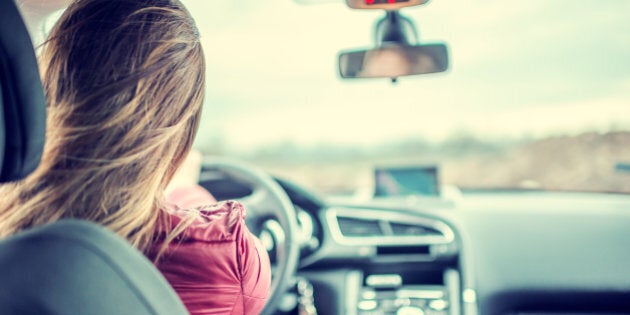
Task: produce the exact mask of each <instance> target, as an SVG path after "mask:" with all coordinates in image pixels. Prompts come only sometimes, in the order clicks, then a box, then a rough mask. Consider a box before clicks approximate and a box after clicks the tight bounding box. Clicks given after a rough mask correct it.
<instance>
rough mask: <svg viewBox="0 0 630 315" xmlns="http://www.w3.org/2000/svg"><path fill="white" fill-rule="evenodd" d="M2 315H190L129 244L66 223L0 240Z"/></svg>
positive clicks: (90, 227)
mask: <svg viewBox="0 0 630 315" xmlns="http://www.w3.org/2000/svg"><path fill="white" fill-rule="evenodd" d="M0 314H3V315H26V314H39V315H74V314H94V315H110V314H117V315H125V314H128V315H162V314H163V315H181V314H188V313H187V311H186V308H185V307H184V305H183V304H182V302H181V301H180V300H179V298H178V297H177V295H176V293H175V292H174V291H173V289H172V288H171V287H170V286H169V285H168V283H167V282H166V280H165V279H164V277H162V275H161V274H160V273H159V271H158V270H157V269H156V268H155V267H154V266H153V265H152V264H151V262H149V261H148V260H147V259H146V258H145V257H144V256H143V255H142V254H141V253H140V252H138V251H137V250H135V249H134V248H132V247H131V246H130V245H129V244H128V243H127V241H125V240H124V239H122V238H120V237H118V236H116V235H114V234H113V233H111V232H109V231H107V230H105V229H104V228H103V227H101V226H98V225H96V224H94V223H90V222H86V221H78V220H65V221H58V222H56V223H54V224H51V225H47V226H44V227H40V228H36V229H33V230H29V231H27V232H24V233H20V234H18V235H16V236H14V237H11V238H9V239H7V240H4V241H2V242H0Z"/></svg>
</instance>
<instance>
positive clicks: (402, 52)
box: [338, 43, 449, 79]
mask: <svg viewBox="0 0 630 315" xmlns="http://www.w3.org/2000/svg"><path fill="white" fill-rule="evenodd" d="M338 65H339V75H340V76H341V77H342V78H344V79H354V78H398V77H403V76H409V75H419V74H429V73H438V72H444V71H446V70H447V69H448V65H449V60H448V49H447V47H446V45H445V44H441V43H435V44H428V45H398V44H388V45H383V46H381V47H377V48H373V49H367V50H354V51H342V52H340V53H339V59H338Z"/></svg>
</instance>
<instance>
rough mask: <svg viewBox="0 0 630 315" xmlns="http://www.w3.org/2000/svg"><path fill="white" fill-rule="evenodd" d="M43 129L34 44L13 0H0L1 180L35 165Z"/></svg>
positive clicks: (19, 176)
mask: <svg viewBox="0 0 630 315" xmlns="http://www.w3.org/2000/svg"><path fill="white" fill-rule="evenodd" d="M45 130H46V99H45V97H44V91H43V88H42V83H41V81H40V77H39V71H38V68H37V61H36V59H35V52H34V50H33V44H32V42H31V39H30V37H29V35H28V31H27V30H26V26H25V25H24V21H22V17H21V16H20V12H19V11H18V9H17V7H16V5H15V3H14V2H13V0H8V1H7V0H0V182H8V181H14V180H18V179H22V178H24V177H26V176H27V175H28V174H29V173H31V172H32V171H33V170H34V169H35V168H36V167H37V165H38V164H39V161H40V160H41V156H42V151H43V148H44V138H45Z"/></svg>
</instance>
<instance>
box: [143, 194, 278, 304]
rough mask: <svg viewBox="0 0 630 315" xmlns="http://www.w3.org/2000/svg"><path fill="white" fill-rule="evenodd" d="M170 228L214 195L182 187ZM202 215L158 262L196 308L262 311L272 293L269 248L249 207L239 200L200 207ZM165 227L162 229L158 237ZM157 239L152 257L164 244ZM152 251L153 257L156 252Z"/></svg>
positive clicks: (172, 198) (174, 197) (172, 197)
mask: <svg viewBox="0 0 630 315" xmlns="http://www.w3.org/2000/svg"><path fill="white" fill-rule="evenodd" d="M169 200H170V201H171V202H173V203H174V204H176V205H178V206H179V207H178V208H176V210H174V211H173V212H172V213H170V216H171V228H174V227H176V226H177V224H179V222H181V218H182V217H183V215H184V214H185V213H186V212H187V211H188V210H184V209H190V208H191V207H196V206H198V205H199V204H201V203H203V202H204V201H205V203H206V204H208V202H212V201H214V198H213V197H212V196H211V195H210V194H209V193H208V192H207V191H205V190H204V189H203V188H202V187H198V186H196V187H190V188H187V189H179V190H177V191H174V192H173V193H171V194H170V196H169ZM196 209H198V210H199V211H200V212H201V216H200V217H199V218H198V219H197V220H196V221H195V222H193V223H192V224H191V225H190V226H189V227H188V228H187V229H186V230H185V232H184V233H183V234H181V235H180V236H181V237H179V238H178V239H176V240H175V241H173V242H172V243H171V244H170V245H169V246H168V247H167V250H166V251H165V252H164V254H163V255H162V256H161V258H160V261H159V262H158V264H157V267H158V269H159V270H160V271H161V272H162V274H163V275H164V276H165V277H166V279H167V280H168V281H169V283H170V284H171V286H173V288H174V289H175V291H176V292H177V294H178V295H179V297H180V298H181V299H182V301H183V302H184V305H186V307H187V308H188V311H189V312H190V313H191V314H193V315H196V314H258V313H260V311H261V310H262V308H263V307H264V305H265V302H266V300H267V297H268V296H269V287H270V284H271V267H270V264H269V257H268V255H267V251H266V250H265V249H264V248H263V246H262V244H261V243H260V241H259V240H258V239H257V238H256V237H255V236H254V235H253V234H251V233H250V232H249V230H248V229H247V227H246V226H245V222H244V219H245V209H243V206H242V205H241V204H239V203H237V202H234V201H228V202H222V203H218V204H214V205H211V206H201V207H196ZM164 236H165V233H163V232H160V235H159V237H158V239H163V238H164ZM160 245H161V244H160V243H156V245H154V248H153V251H152V252H153V254H152V255H149V258H150V259H153V258H154V257H155V253H156V252H157V250H159V248H160ZM151 256H153V257H151Z"/></svg>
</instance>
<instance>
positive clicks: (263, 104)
mask: <svg viewBox="0 0 630 315" xmlns="http://www.w3.org/2000/svg"><path fill="white" fill-rule="evenodd" d="M183 1H184V2H185V4H186V5H187V7H188V8H189V10H190V11H191V13H192V14H193V16H195V19H196V21H197V24H198V26H199V28H200V32H201V35H202V41H203V44H204V49H205V53H206V63H207V88H206V99H205V105H204V112H203V119H202V123H201V126H200V130H199V133H198V135H197V140H196V144H195V146H196V147H197V148H198V149H199V150H200V151H202V152H203V153H204V154H206V155H215V156H216V155H220V156H228V157H230V158H238V159H243V160H248V161H250V162H252V163H254V164H256V165H259V166H261V167H263V168H264V169H267V170H268V171H271V172H272V173H273V174H275V175H278V176H281V177H287V178H289V179H292V180H294V181H297V182H299V183H301V184H304V185H306V186H307V187H311V188H314V189H317V190H319V191H321V192H324V193H329V194H360V193H361V192H365V191H368V192H369V193H374V190H375V189H376V190H378V187H376V188H375V186H377V185H375V182H376V181H377V177H378V176H377V174H383V171H386V172H389V173H388V174H390V175H391V174H393V173H392V172H391V171H390V170H391V169H393V170H395V172H400V169H411V170H413V171H414V172H416V173H418V172H419V173H418V174H420V173H422V174H425V173H426V172H425V170H429V171H428V173H426V174H430V175H431V176H430V177H428V178H429V179H426V178H425V179H422V178H419V177H417V176H416V177H415V179H418V180H416V181H415V184H418V183H419V182H422V181H427V182H435V183H438V184H436V185H447V186H456V187H459V188H462V189H475V190H478V189H481V190H488V189H490V190H496V189H501V190H503V189H508V190H512V189H544V190H570V191H602V192H624V193H628V192H630V58H628V56H630V37H628V35H627V32H626V30H628V29H630V19H628V18H627V12H630V2H628V1H618V0H605V1H597V2H588V3H583V2H579V1H570V0H561V1H551V2H550V1H545V0H535V1H515V0H509V1H505V0H491V1H481V2H480V1H474V2H473V1H465V0H449V1H444V0H433V1H431V2H429V3H428V4H426V5H424V6H421V7H411V8H405V9H403V10H401V13H402V14H403V15H404V16H406V17H409V18H410V19H412V20H413V21H414V22H415V25H416V27H417V31H418V37H419V42H420V43H422V44H430V43H434V42H445V43H446V44H447V45H448V50H449V55H450V56H449V57H450V69H449V70H448V71H447V72H445V73H439V74H430V75H420V76H409V77H402V78H400V79H399V80H398V81H397V83H395V84H393V83H392V82H391V81H390V80H389V79H354V80H352V79H351V80H343V79H341V78H340V76H339V74H338V70H337V54H338V52H339V51H342V50H348V49H360V48H363V49H365V48H373V47H374V44H375V38H374V25H375V23H376V21H377V20H378V19H379V18H381V17H382V16H383V15H384V11H380V10H374V11H368V10H352V9H349V8H347V7H346V6H345V4H344V3H343V1H341V0H338V1H332V0H301V1H299V2H302V4H300V3H298V2H293V1H290V0H269V1H256V0H240V1H238V2H235V1H232V0H213V1H207V0H183ZM304 3H306V4H304ZM60 13H61V12H57V13H56V14H54V15H52V16H51V17H50V18H49V19H48V20H47V23H46V24H47V25H46V26H45V29H48V28H50V26H52V24H53V23H54V21H55V20H56V18H57V17H58V16H59V15H60ZM35 34H36V35H35V41H36V42H38V41H41V39H42V38H43V34H40V33H38V32H35ZM38 35H41V37H42V38H38V37H40V36H38ZM379 172H381V173H379ZM412 173H413V172H412ZM426 174H425V175H426ZM412 175H413V174H411V173H408V174H406V175H405V176H412ZM425 175H423V176H425ZM414 176H415V175H414ZM425 177H426V176H425ZM436 177H437V178H436ZM413 180H414V177H409V181H413ZM433 190H435V189H433Z"/></svg>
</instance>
